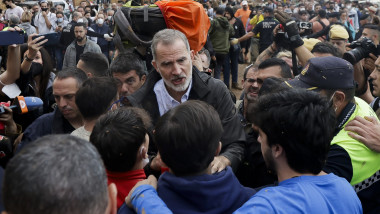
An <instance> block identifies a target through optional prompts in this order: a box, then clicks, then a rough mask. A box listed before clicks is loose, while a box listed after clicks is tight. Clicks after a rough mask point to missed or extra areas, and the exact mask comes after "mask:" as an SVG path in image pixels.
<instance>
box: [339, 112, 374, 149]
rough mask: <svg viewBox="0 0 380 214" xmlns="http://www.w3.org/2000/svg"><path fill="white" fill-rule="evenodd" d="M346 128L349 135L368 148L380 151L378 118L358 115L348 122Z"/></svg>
mask: <svg viewBox="0 0 380 214" xmlns="http://www.w3.org/2000/svg"><path fill="white" fill-rule="evenodd" d="M344 130H346V131H348V135H350V136H351V137H352V138H354V139H355V140H358V141H360V142H361V143H363V144H364V145H366V146H367V147H368V148H370V149H372V150H374V151H376V152H380V124H379V122H378V121H377V118H375V117H367V116H365V117H364V118H362V117H358V116H356V117H355V119H354V120H351V121H350V122H348V123H347V125H346V127H345V128H344Z"/></svg>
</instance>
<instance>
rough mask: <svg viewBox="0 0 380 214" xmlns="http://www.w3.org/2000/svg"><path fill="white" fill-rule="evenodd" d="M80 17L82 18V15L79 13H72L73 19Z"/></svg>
mask: <svg viewBox="0 0 380 214" xmlns="http://www.w3.org/2000/svg"><path fill="white" fill-rule="evenodd" d="M80 16H82V14H81V13H79V12H77V11H75V12H74V13H73V18H77V17H80Z"/></svg>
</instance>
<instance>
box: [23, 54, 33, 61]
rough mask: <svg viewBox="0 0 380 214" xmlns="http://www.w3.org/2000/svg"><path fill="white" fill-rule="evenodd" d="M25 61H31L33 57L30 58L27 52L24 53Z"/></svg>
mask: <svg viewBox="0 0 380 214" xmlns="http://www.w3.org/2000/svg"><path fill="white" fill-rule="evenodd" d="M24 59H25V60H26V61H28V62H33V60H34V59H31V58H29V57H28V54H26V55H25V58H24Z"/></svg>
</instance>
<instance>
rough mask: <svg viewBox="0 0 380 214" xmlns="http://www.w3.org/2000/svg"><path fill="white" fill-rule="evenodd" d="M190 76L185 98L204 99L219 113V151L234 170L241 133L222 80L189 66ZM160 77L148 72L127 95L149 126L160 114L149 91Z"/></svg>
mask: <svg viewBox="0 0 380 214" xmlns="http://www.w3.org/2000/svg"><path fill="white" fill-rule="evenodd" d="M192 77H193V80H192V81H193V82H192V88H191V90H190V95H189V100H201V101H204V102H206V103H208V104H210V105H212V106H213V107H214V108H215V109H216V111H217V112H218V113H219V116H220V119H221V121H222V125H223V128H224V132H223V136H222V139H221V142H222V151H221V153H220V154H221V155H223V156H225V157H227V158H228V159H229V160H230V161H231V166H232V169H233V170H236V168H237V166H238V165H239V163H240V162H241V160H242V158H243V153H244V142H245V134H244V130H243V127H242V125H241V124H240V120H239V117H238V115H237V111H236V108H235V106H234V103H233V102H232V99H231V95H230V93H229V91H228V89H227V87H226V85H225V84H224V83H223V82H222V81H220V80H218V79H214V78H212V77H210V76H209V75H207V74H205V73H201V72H199V71H198V69H196V68H195V67H193V75H192ZM160 79H161V76H160V75H159V74H158V72H157V71H153V72H151V73H150V74H148V76H147V80H146V82H145V84H144V85H143V86H142V87H141V88H140V89H139V90H138V91H136V92H135V93H134V94H132V95H130V96H128V97H127V99H128V101H129V102H130V103H131V104H132V105H133V106H136V107H140V108H143V109H145V110H146V111H147V112H148V113H149V114H150V116H151V118H152V122H153V125H155V124H156V122H157V120H158V118H159V117H160V112H159V108H158V103H157V99H156V94H155V93H154V91H153V88H154V85H155V84H156V83H157V81H158V80H160ZM151 144H153V143H151ZM151 144H150V145H151Z"/></svg>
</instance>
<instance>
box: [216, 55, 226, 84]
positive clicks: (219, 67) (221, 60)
mask: <svg viewBox="0 0 380 214" xmlns="http://www.w3.org/2000/svg"><path fill="white" fill-rule="evenodd" d="M226 55H227V54H221V53H215V57H216V66H215V69H214V78H215V79H220V72H221V71H222V67H224V59H225V58H226Z"/></svg>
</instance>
